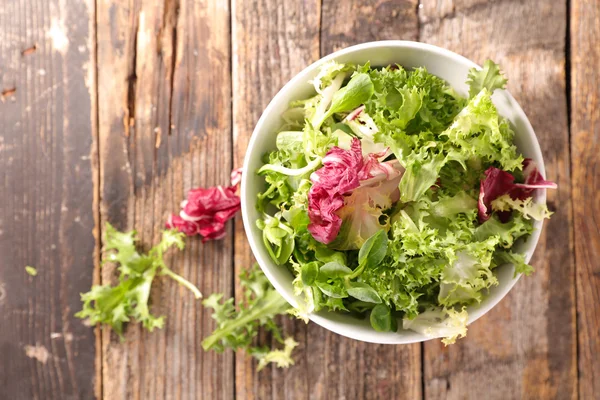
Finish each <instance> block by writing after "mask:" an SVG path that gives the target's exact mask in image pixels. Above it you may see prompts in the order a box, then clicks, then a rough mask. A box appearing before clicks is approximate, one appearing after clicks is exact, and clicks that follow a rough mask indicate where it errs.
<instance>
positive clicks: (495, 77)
mask: <svg viewBox="0 0 600 400" xmlns="http://www.w3.org/2000/svg"><path fill="white" fill-rule="evenodd" d="M506 82H507V79H506V78H505V77H504V74H503V73H502V71H500V67H499V66H498V64H496V63H495V62H493V61H492V60H486V61H485V63H484V64H483V68H482V69H480V70H479V69H477V68H471V69H470V70H469V75H468V78H467V84H468V85H469V98H470V99H471V98H473V97H475V96H476V95H477V93H479V92H480V91H481V90H483V89H484V88H485V89H487V90H489V91H490V93H492V92H493V91H494V90H496V89H504V88H505V87H506Z"/></svg>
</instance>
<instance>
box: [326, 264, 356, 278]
mask: <svg viewBox="0 0 600 400" xmlns="http://www.w3.org/2000/svg"><path fill="white" fill-rule="evenodd" d="M351 273H352V270H351V269H350V268H348V267H346V266H345V265H342V264H340V263H338V262H335V261H332V262H328V263H327V264H325V265H323V266H322V267H321V274H323V275H324V276H326V277H328V278H339V277H342V276H345V275H350V274H351Z"/></svg>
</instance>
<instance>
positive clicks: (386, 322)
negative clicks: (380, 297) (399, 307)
mask: <svg viewBox="0 0 600 400" xmlns="http://www.w3.org/2000/svg"><path fill="white" fill-rule="evenodd" d="M370 320H371V326H372V327H373V329H375V330H376V331H377V332H390V331H395V330H396V329H397V322H396V320H395V318H394V317H393V316H392V312H391V310H390V308H389V307H388V306H386V305H385V304H378V305H376V306H375V307H374V308H373V310H372V311H371V316H370Z"/></svg>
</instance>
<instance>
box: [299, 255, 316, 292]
mask: <svg viewBox="0 0 600 400" xmlns="http://www.w3.org/2000/svg"><path fill="white" fill-rule="evenodd" d="M317 275H319V264H317V263H316V262H315V261H313V262H309V263H308V264H304V265H303V266H302V269H301V270H300V276H301V278H302V283H303V284H304V285H306V286H311V285H312V284H313V283H315V280H316V279H317Z"/></svg>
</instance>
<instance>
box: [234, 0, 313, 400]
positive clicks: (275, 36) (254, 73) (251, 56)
mask: <svg viewBox="0 0 600 400" xmlns="http://www.w3.org/2000/svg"><path fill="white" fill-rule="evenodd" d="M232 4H233V5H232V12H233V19H232V33H233V36H232V41H233V42H232V44H233V46H232V48H233V70H232V71H233V76H232V79H233V136H234V158H235V161H234V163H235V165H236V167H240V166H241V165H242V163H243V160H244V155H245V153H246V147H247V145H248V140H249V139H250V136H251V134H252V131H253V129H254V125H255V124H256V122H257V121H258V118H259V117H260V115H261V113H262V110H263V109H264V108H265V107H266V106H267V104H268V103H269V101H270V100H271V98H272V97H273V96H274V95H275V93H277V91H278V90H279V89H280V88H281V87H282V86H283V85H284V84H285V83H286V82H287V81H288V80H289V79H290V78H292V77H293V76H294V75H295V74H296V73H298V72H300V71H301V70H302V68H304V67H305V66H307V65H308V64H310V63H312V62H313V61H316V60H317V59H318V58H319V17H320V1H318V0H308V1H305V2H298V1H287V0H286V1H259V0H253V1H233V2H232ZM253 262H254V258H253V256H252V253H251V251H250V247H249V246H248V242H247V239H246V235H245V233H244V228H243V225H242V221H241V219H238V220H237V221H236V229H235V270H236V276H237V275H238V274H239V272H240V271H241V270H243V269H245V268H248V267H249V266H251V265H252V263H253ZM237 287H238V288H239V286H237ZM240 295H241V293H237V296H238V297H239V296H240ZM284 328H285V331H286V333H287V334H289V335H292V336H293V337H294V338H295V339H296V341H297V342H299V343H300V345H299V346H298V347H297V348H296V350H295V354H296V365H294V366H293V367H291V368H290V369H288V370H278V369H276V368H274V367H268V368H265V369H264V370H263V371H261V372H260V373H257V372H256V363H255V362H254V361H253V360H252V359H251V358H250V357H248V356H246V355H245V354H243V353H240V354H239V355H238V356H237V357H236V392H235V393H236V396H237V397H239V398H242V399H260V400H263V399H268V398H290V399H292V398H304V397H307V396H308V395H309V390H310V389H309V388H310V387H311V386H312V385H311V384H310V381H309V380H308V379H309V377H308V370H309V369H310V368H313V367H314V366H313V365H311V364H310V359H309V358H308V355H307V353H306V339H305V338H306V332H307V328H306V326H305V325H304V324H303V323H302V322H300V321H288V320H287V319H286V321H285V322H284ZM263 339H264V338H263Z"/></svg>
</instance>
